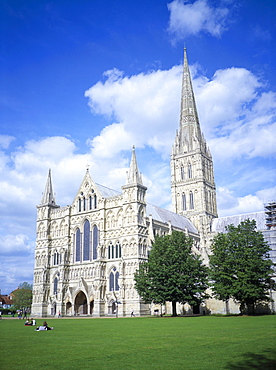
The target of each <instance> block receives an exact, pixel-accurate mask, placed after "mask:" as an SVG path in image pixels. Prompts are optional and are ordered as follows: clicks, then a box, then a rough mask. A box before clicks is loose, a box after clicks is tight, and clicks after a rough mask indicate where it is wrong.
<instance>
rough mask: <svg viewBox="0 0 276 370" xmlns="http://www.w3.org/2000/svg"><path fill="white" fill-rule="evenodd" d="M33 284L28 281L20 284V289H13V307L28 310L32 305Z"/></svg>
mask: <svg viewBox="0 0 276 370" xmlns="http://www.w3.org/2000/svg"><path fill="white" fill-rule="evenodd" d="M32 297H33V293H32V285H31V284H28V283H26V282H24V283H22V284H20V285H19V287H18V289H16V290H14V291H13V299H12V301H13V307H14V308H15V309H16V310H27V309H30V308H31V305H32Z"/></svg>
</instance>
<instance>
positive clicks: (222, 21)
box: [168, 0, 229, 40]
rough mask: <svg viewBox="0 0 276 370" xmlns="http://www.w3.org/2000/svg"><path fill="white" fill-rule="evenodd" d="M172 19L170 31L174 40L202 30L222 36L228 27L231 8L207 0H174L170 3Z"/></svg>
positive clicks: (215, 35)
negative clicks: (212, 3) (188, 0)
mask: <svg viewBox="0 0 276 370" xmlns="http://www.w3.org/2000/svg"><path fill="white" fill-rule="evenodd" d="M168 9H169V11H170V21H169V28H168V31H169V33H170V34H171V35H173V38H174V40H181V39H183V38H184V37H186V36H188V35H198V34H199V33H201V32H204V33H208V34H210V35H212V36H214V37H220V36H221V34H222V33H223V32H224V31H225V30H226V28H227V17H228V15H229V10H228V9H227V8H222V7H212V6H211V5H209V4H208V1H207V0H196V1H195V2H193V3H191V4H189V3H188V2H187V1H181V0H174V1H172V2H171V3H169V4H168Z"/></svg>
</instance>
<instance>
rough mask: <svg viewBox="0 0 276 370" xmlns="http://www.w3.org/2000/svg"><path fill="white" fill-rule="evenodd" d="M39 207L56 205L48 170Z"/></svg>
mask: <svg viewBox="0 0 276 370" xmlns="http://www.w3.org/2000/svg"><path fill="white" fill-rule="evenodd" d="M41 205H52V206H55V205H56V201H55V196H54V192H53V186H52V177H51V170H49V173H48V178H47V182H46V186H45V191H44V193H43V195H42V199H41Z"/></svg>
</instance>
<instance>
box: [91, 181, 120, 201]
mask: <svg viewBox="0 0 276 370" xmlns="http://www.w3.org/2000/svg"><path fill="white" fill-rule="evenodd" d="M96 185H97V188H98V189H99V191H100V192H101V194H102V196H103V197H104V198H109V197H114V196H117V195H120V194H122V193H120V192H119V191H117V190H114V189H110V188H108V187H106V186H103V185H100V184H96Z"/></svg>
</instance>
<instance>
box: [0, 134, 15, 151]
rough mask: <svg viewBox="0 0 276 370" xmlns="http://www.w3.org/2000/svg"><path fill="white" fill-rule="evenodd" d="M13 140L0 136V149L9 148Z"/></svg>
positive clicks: (10, 137) (8, 136)
mask: <svg viewBox="0 0 276 370" xmlns="http://www.w3.org/2000/svg"><path fill="white" fill-rule="evenodd" d="M14 140H15V137H14V136H10V135H0V148H3V149H7V148H8V147H9V146H10V143H11V142H12V141H14Z"/></svg>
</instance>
